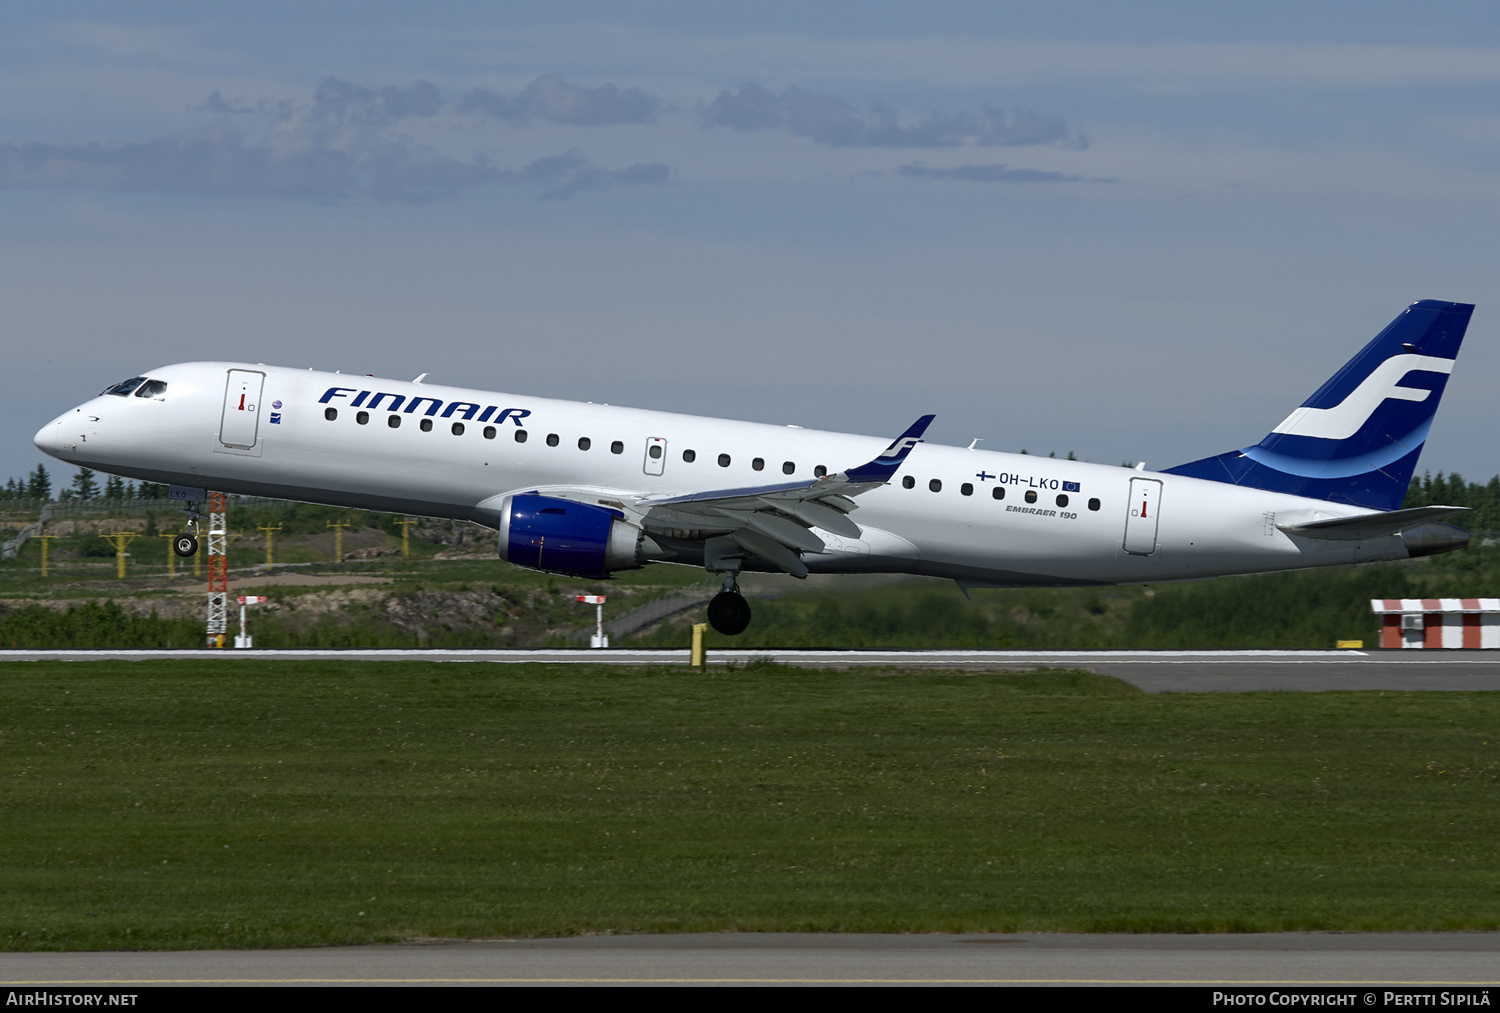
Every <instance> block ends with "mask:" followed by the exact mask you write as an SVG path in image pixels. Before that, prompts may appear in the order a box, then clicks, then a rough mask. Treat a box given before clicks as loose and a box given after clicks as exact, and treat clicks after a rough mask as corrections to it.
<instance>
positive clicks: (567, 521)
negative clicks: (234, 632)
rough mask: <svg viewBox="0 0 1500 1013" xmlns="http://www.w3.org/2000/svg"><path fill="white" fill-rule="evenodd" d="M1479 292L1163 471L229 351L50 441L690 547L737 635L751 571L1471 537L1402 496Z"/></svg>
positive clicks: (1175, 554)
mask: <svg viewBox="0 0 1500 1013" xmlns="http://www.w3.org/2000/svg"><path fill="white" fill-rule="evenodd" d="M1472 311H1473V307H1472V306H1470V305H1466V304H1463V303H1450V302H1435V301H1426V300H1424V301H1422V302H1417V303H1413V304H1412V305H1411V306H1409V307H1407V308H1406V309H1405V310H1403V311H1402V313H1401V315H1400V316H1398V317H1397V318H1396V319H1395V320H1394V321H1393V322H1392V323H1391V324H1390V326H1389V327H1387V328H1386V329H1385V330H1383V331H1381V332H1380V334H1379V335H1378V336H1377V337H1376V338H1375V339H1374V340H1373V341H1371V342H1370V343H1369V344H1368V345H1366V346H1365V347H1364V348H1363V349H1362V350H1361V351H1360V352H1359V354H1357V355H1355V356H1354V358H1353V359H1351V360H1350V361H1349V362H1348V364H1347V365H1345V366H1344V367H1343V368H1342V369H1340V370H1339V371H1338V372H1337V373H1335V374H1334V376H1333V378H1332V379H1330V380H1329V381H1328V382H1327V383H1325V384H1323V386H1321V387H1319V388H1318V390H1317V392H1316V393H1314V394H1313V395H1312V397H1310V398H1308V399H1307V401H1305V402H1303V404H1302V406H1301V407H1299V408H1297V409H1296V410H1294V411H1293V412H1292V413H1291V414H1290V415H1288V416H1287V418H1286V420H1285V421H1284V422H1282V423H1281V424H1280V425H1279V426H1277V427H1276V428H1275V429H1274V430H1272V431H1271V433H1270V434H1268V435H1267V436H1266V438H1265V439H1263V440H1261V441H1260V442H1259V443H1256V444H1253V445H1251V446H1247V447H1243V448H1240V449H1238V450H1231V451H1229V452H1228V453H1224V454H1219V455H1217V456H1215V457H1207V458H1204V459H1202V460H1199V461H1194V462H1192V463H1190V464H1184V465H1181V466H1179V467H1176V468H1169V469H1168V470H1166V471H1164V472H1147V471H1142V470H1134V471H1132V470H1129V469H1125V468H1118V467H1111V466H1107V465H1097V464H1086V463H1083V462H1080V461H1058V460H1052V459H1041V458H1036V457H1029V456H1025V455H1016V454H1002V453H994V452H988V451H981V450H968V449H962V448H957V447H943V446H935V445H932V444H926V443H924V442H923V440H922V435H923V433H924V432H926V430H927V426H928V424H929V423H930V422H931V421H932V418H933V416H931V415H924V416H922V417H921V418H919V419H917V421H916V422H914V423H912V425H911V426H910V427H908V428H907V429H906V431H905V432H903V433H902V434H901V435H900V436H897V437H896V438H895V440H893V441H887V440H882V439H876V438H872V437H867V436H852V435H846V434H843V433H826V432H816V431H812V430H807V429H800V428H796V427H781V426H773V425H762V424H757V423H750V422H734V421H729V420H725V419H713V418H699V417H695V416H689V415H672V414H666V413H663V412H654V411H643V410H640V409H635V408H618V407H611V406H608V405H596V404H579V403H576V402H571V401H554V400H548V399H545V398H533V397H521V396H518V395H513V394H492V393H488V392H485V391H477V390H464V389H460V388H456V387H439V386H436V385H432V384H425V383H421V382H420V380H421V378H420V377H419V378H418V379H417V380H414V381H412V382H410V383H405V382H397V381H391V380H377V379H374V378H370V377H351V376H347V375H343V374H336V373H317V372H312V371H310V370H298V369H286V368H278V367H270V366H264V365H250V364H246V363H233V362H190V363H182V364H179V365H175V366H164V367H162V368H161V369H153V370H149V371H148V372H146V373H144V374H142V375H141V376H137V377H133V378H131V379H129V380H125V381H123V382H121V383H118V384H115V385H114V386H112V387H110V388H109V389H108V390H106V391H104V393H102V394H100V395H99V396H98V397H96V398H94V399H93V400H91V401H87V402H85V403H84V404H82V405H80V406H79V407H77V408H75V409H73V410H71V411H69V412H67V413H65V414H64V415H62V416H60V417H59V418H57V419H56V420H54V421H52V422H49V423H48V424H47V425H45V426H43V427H42V429H41V431H40V432H38V433H37V434H36V445H37V446H38V447H40V448H41V449H42V450H44V451H46V452H47V453H48V454H51V455H52V456H54V457H57V458H59V459H60V460H63V461H66V462H68V463H69V464H74V465H78V466H80V467H86V468H93V469H97V470H100V471H104V472H108V473H111V474H115V475H122V476H127V477H130V478H135V479H140V480H142V481H149V482H161V483H166V484H168V485H170V486H172V487H173V488H172V490H171V495H172V496H173V498H176V499H179V500H184V501H186V502H188V503H190V504H191V503H195V502H201V501H202V500H203V498H204V492H203V490H205V489H218V490H223V491H225V492H231V493H242V494H247V495H259V496H278V497H284V498H288V499H296V500H306V501H310V502H315V503H328V504H334V505H339V506H348V507H358V508H363V509H370V510H389V511H399V512H404V513H415V514H425V515H428V516H433V517H449V518H463V519H466V520H473V521H477V522H479V523H481V524H485V525H488V526H489V527H492V528H495V529H497V531H498V532H499V550H500V556H501V558H503V559H506V560H509V561H510V562H512V563H515V564H517V565H520V566H524V567H529V568H532V569H536V570H544V571H547V572H551V573H560V574H568V575H571V576H577V577H588V578H604V577H608V576H609V575H610V574H611V573H612V572H614V571H616V570H628V569H634V568H636V567H640V566H644V565H645V564H647V563H653V562H670V563H684V564H687V565H691V566H701V567H703V568H704V569H706V570H709V571H711V572H713V573H716V574H721V575H722V576H723V578H724V587H723V591H722V592H721V593H720V594H718V595H717V596H716V597H715V598H714V599H713V601H712V602H711V603H710V604H709V607H708V618H709V621H710V622H711V623H712V624H713V626H714V627H715V628H716V629H718V630H719V631H720V632H723V633H739V632H741V631H742V630H744V628H745V627H746V626H747V625H748V624H749V621H750V609H749V606H748V605H746V603H745V600H744V598H742V597H741V596H740V593H739V588H738V584H737V579H736V578H737V575H738V574H739V573H740V572H741V571H747V570H755V571H769V572H781V573H790V574H792V575H793V576H796V577H803V576H806V575H807V574H808V573H912V574H927V575H930V576H935V577H947V578H951V579H953V580H956V581H958V582H959V584H961V585H963V586H964V587H966V588H967V587H1014V586H1021V585H1054V586H1056V585H1085V584H1127V583H1145V582H1151V581H1161V580H1184V579H1192V578H1198V577H1212V576H1217V575H1221V574H1231V573H1254V572H1259V571H1267V570H1289V569H1295V568H1298V567H1310V566H1328V565H1333V564H1342V563H1355V562H1364V561H1367V560H1377V559H1405V558H1407V557H1409V556H1419V555H1425V554H1428V553H1433V552H1442V551H1446V550H1449V549H1455V548H1459V547H1461V546H1462V545H1464V544H1465V543H1466V542H1467V540H1468V536H1467V535H1466V534H1465V533H1464V532H1463V531H1461V530H1459V529H1458V528H1455V527H1452V526H1450V525H1448V524H1441V523H1435V522H1434V519H1435V518H1437V517H1441V516H1444V515H1447V514H1452V513H1456V512H1457V511H1458V509H1459V508H1456V507H1440V506H1433V507H1420V508H1416V509H1409V510H1403V509H1401V503H1402V500H1403V498H1404V497H1405V495H1406V487H1407V485H1408V483H1409V482H1410V480H1411V476H1412V472H1413V470H1414V469H1415V467H1416V463H1417V456H1418V455H1419V454H1420V453H1421V451H1422V445H1423V443H1424V441H1425V440H1426V438H1427V431H1428V427H1429V426H1430V425H1431V423H1432V418H1433V414H1434V413H1435V412H1436V411H1437V407H1438V402H1439V400H1440V399H1441V398H1442V394H1443V389H1444V386H1445V385H1446V384H1447V381H1448V376H1449V374H1450V373H1451V372H1452V370H1453V363H1454V359H1455V357H1456V356H1457V354H1458V349H1459V344H1460V343H1461V342H1462V340H1463V336H1464V331H1465V330H1466V329H1467V327H1468V323H1469V317H1470V314H1471V313H1472ZM424 375H425V374H424ZM190 516H196V515H195V514H192V513H191V512H190ZM177 547H178V550H179V551H180V552H182V553H184V554H191V553H192V552H193V551H195V550H196V542H195V540H194V539H193V538H192V537H191V536H187V535H184V536H182V537H181V538H179V540H178V546H177Z"/></svg>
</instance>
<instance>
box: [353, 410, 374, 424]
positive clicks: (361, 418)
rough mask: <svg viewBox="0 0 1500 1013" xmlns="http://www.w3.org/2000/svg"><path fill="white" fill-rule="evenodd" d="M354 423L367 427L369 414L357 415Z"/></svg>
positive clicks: (361, 413)
mask: <svg viewBox="0 0 1500 1013" xmlns="http://www.w3.org/2000/svg"><path fill="white" fill-rule="evenodd" d="M354 421H355V422H358V423H359V424H360V425H362V426H363V425H368V424H369V422H370V413H369V412H360V413H359V414H358V415H356V416H354Z"/></svg>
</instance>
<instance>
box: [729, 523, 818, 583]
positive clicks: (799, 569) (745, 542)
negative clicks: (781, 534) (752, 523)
mask: <svg viewBox="0 0 1500 1013" xmlns="http://www.w3.org/2000/svg"><path fill="white" fill-rule="evenodd" d="M729 537H730V538H733V539H734V540H735V541H736V542H737V543H738V544H739V546H740V548H742V549H744V550H745V551H746V552H749V553H751V554H752V555H755V556H759V557H760V558H761V559H764V560H765V561H766V562H768V563H770V564H771V565H772V566H776V567H780V568H781V569H783V570H785V571H786V572H787V573H790V574H791V575H792V576H793V577H806V576H807V564H806V563H804V562H802V557H801V556H799V555H797V553H795V552H793V551H792V550H791V549H789V548H787V547H786V546H785V545H782V544H781V543H780V542H778V541H776V540H775V539H773V538H768V537H766V536H765V535H763V534H761V533H760V532H758V531H752V530H750V529H749V528H740V529H739V530H738V531H735V532H733V533H731V534H730V536H729Z"/></svg>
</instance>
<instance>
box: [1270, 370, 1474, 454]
mask: <svg viewBox="0 0 1500 1013" xmlns="http://www.w3.org/2000/svg"><path fill="white" fill-rule="evenodd" d="M1413 370H1425V371H1426V372H1429V373H1445V374H1446V373H1452V372H1453V360H1452V359H1440V358H1437V357H1436V356H1432V355H1393V356H1391V357H1390V358H1389V359H1386V360H1385V361H1384V362H1382V363H1381V364H1380V365H1379V366H1376V367H1375V369H1374V370H1372V371H1371V372H1370V375H1369V376H1367V377H1365V378H1364V380H1362V381H1361V382H1360V385H1359V386H1358V387H1356V388H1354V390H1352V391H1350V392H1349V396H1348V397H1346V398H1344V400H1342V401H1340V402H1339V403H1338V404H1336V405H1334V406H1333V407H1332V408H1308V407H1305V406H1304V407H1302V408H1298V409H1297V410H1296V411H1294V412H1292V414H1290V415H1288V416H1287V417H1286V419H1285V420H1284V421H1283V422H1282V423H1281V425H1279V426H1277V427H1276V428H1275V429H1273V430H1271V432H1273V433H1285V434H1287V435H1290V436H1312V437H1316V438H1317V439H1320V440H1347V439H1348V438H1349V437H1351V436H1353V435H1354V434H1355V433H1357V432H1359V429H1360V427H1361V426H1363V425H1364V424H1365V422H1366V421H1367V420H1368V419H1369V418H1370V416H1371V415H1372V414H1374V412H1375V409H1377V408H1379V407H1380V406H1381V405H1382V404H1384V403H1385V401H1386V400H1387V399H1390V398H1395V399H1398V400H1401V401H1425V400H1427V398H1428V397H1429V396H1430V395H1431V394H1432V391H1430V390H1425V389H1423V388H1421V387H1403V386H1401V383H1400V381H1402V380H1403V379H1405V378H1406V374H1407V373H1410V372H1412V371H1413Z"/></svg>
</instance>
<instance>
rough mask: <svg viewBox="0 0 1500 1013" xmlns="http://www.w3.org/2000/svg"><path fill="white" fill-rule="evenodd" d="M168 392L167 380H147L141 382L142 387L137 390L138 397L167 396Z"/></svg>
mask: <svg viewBox="0 0 1500 1013" xmlns="http://www.w3.org/2000/svg"><path fill="white" fill-rule="evenodd" d="M166 393H167V381H165V380H147V381H146V382H145V383H143V384H141V389H140V390H138V391H136V392H135V396H136V397H165V396H166Z"/></svg>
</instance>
